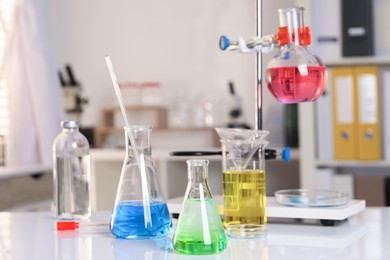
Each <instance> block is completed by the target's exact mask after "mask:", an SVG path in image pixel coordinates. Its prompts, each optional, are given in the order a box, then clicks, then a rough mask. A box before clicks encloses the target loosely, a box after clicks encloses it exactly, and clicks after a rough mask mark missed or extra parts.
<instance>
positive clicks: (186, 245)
mask: <svg viewBox="0 0 390 260" xmlns="http://www.w3.org/2000/svg"><path fill="white" fill-rule="evenodd" d="M208 164H209V161H208V160H188V161H187V167H188V185H187V190H186V193H185V196H184V201H183V206H182V209H181V211H180V215H179V219H178V222H177V226H176V230H175V233H174V235H173V247H174V249H175V250H176V251H177V252H178V253H180V254H187V255H206V254H215V253H219V252H221V251H223V250H224V249H225V248H226V246H227V239H226V235H225V230H224V227H223V224H222V221H221V217H220V215H219V213H218V209H217V206H216V204H215V202H214V200H213V198H212V195H211V191H210V189H209V186H208V183H207V178H208Z"/></svg>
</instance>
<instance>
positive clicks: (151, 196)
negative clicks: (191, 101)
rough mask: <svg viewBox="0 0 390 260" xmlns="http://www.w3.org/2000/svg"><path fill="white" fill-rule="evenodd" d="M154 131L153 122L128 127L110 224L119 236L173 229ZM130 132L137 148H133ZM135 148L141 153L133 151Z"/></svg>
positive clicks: (143, 235)
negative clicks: (156, 157) (153, 143)
mask: <svg viewBox="0 0 390 260" xmlns="http://www.w3.org/2000/svg"><path fill="white" fill-rule="evenodd" d="M151 131H152V127H151V126H150V125H134V126H130V127H125V138H126V157H125V160H124V164H123V167H122V172H121V177H120V180H119V185H118V191H117V195H116V199H115V206H114V209H113V212H112V216H111V224H110V229H111V233H112V234H113V235H114V236H115V237H117V238H122V239H148V238H158V237H164V236H166V235H167V234H168V233H169V232H170V231H171V227H172V221H171V218H170V215H169V211H168V207H167V204H166V201H165V197H164V195H163V194H162V192H161V188H160V185H159V182H158V179H157V175H156V167H155V164H154V161H153V158H152V152H151V142H150V134H151ZM131 135H132V136H133V137H134V141H135V144H134V145H135V146H136V147H132V145H133V144H132V142H131V141H130V140H131V139H130V136H131ZM134 148H135V149H137V151H138V152H136V153H134V150H133V149H134ZM137 155H138V156H139V158H136V156H137Z"/></svg>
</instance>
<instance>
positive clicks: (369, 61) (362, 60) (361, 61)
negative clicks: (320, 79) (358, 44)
mask: <svg viewBox="0 0 390 260" xmlns="http://www.w3.org/2000/svg"><path fill="white" fill-rule="evenodd" d="M323 62H324V64H325V66H329V67H334V66H351V65H390V57H386V56H367V57H345V58H341V59H337V60H323Z"/></svg>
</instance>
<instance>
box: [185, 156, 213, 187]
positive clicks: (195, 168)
mask: <svg viewBox="0 0 390 260" xmlns="http://www.w3.org/2000/svg"><path fill="white" fill-rule="evenodd" d="M208 165H209V162H208V161H207V160H188V161H187V168H188V171H187V172H188V181H189V182H191V183H193V184H195V185H196V184H205V183H207V178H208Z"/></svg>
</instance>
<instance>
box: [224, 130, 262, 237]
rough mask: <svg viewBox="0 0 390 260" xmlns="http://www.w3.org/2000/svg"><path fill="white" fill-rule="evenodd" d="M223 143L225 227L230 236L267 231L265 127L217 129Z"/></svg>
mask: <svg viewBox="0 0 390 260" xmlns="http://www.w3.org/2000/svg"><path fill="white" fill-rule="evenodd" d="M216 131H217V133H218V135H219V137H220V141H221V146H222V175H223V177H222V179H223V200H224V202H223V211H224V214H223V215H224V226H225V227H226V228H227V232H228V235H229V236H230V237H237V238H255V237H262V236H264V235H265V234H266V226H265V224H266V223H267V215H266V175H265V158H264V150H265V147H266V146H267V145H268V141H267V140H266V139H265V138H266V136H267V135H268V134H269V132H268V131H264V130H247V129H234V128H216Z"/></svg>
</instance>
